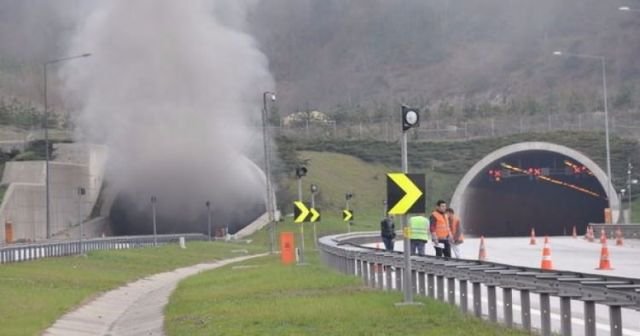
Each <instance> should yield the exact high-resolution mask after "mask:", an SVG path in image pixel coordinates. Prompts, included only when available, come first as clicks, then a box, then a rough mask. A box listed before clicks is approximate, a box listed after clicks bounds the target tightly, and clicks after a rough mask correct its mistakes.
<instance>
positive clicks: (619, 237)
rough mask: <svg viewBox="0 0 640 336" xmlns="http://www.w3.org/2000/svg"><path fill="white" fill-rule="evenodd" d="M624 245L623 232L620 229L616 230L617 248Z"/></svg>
mask: <svg viewBox="0 0 640 336" xmlns="http://www.w3.org/2000/svg"><path fill="white" fill-rule="evenodd" d="M622 245H624V237H623V236H622V231H620V229H617V230H616V246H622Z"/></svg>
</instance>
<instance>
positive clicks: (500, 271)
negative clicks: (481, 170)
mask: <svg viewBox="0 0 640 336" xmlns="http://www.w3.org/2000/svg"><path fill="white" fill-rule="evenodd" d="M378 239H379V237H378V233H377V232H374V233H364V232H359V233H358V232H356V233H349V234H342V235H334V236H325V237H322V238H320V240H319V244H318V246H319V253H320V256H321V258H322V260H323V262H324V263H325V264H327V265H329V266H330V267H333V268H335V269H337V270H339V271H341V272H343V273H346V274H350V275H354V276H357V277H360V278H361V279H362V280H363V282H364V283H365V284H366V285H368V286H370V287H372V288H379V289H383V290H396V291H401V290H402V289H403V288H402V286H403V281H402V276H403V274H404V272H403V271H404V270H403V267H404V257H403V255H402V253H400V252H389V251H378V250H375V249H374V248H368V247H364V246H363V245H364V244H369V243H375V242H376V241H377V240H378ZM411 260H412V274H413V280H414V281H415V288H414V289H413V290H414V291H415V293H416V294H418V295H424V296H428V297H430V298H433V299H437V300H440V301H443V302H448V303H449V304H453V305H458V306H459V307H460V309H461V310H462V311H463V312H470V313H473V314H474V315H475V316H477V317H480V318H487V319H488V320H490V321H492V322H496V323H497V322H499V323H502V324H504V325H506V326H507V327H514V326H515V324H514V313H516V312H519V314H520V319H519V324H518V327H519V328H522V329H524V330H526V331H529V332H531V331H532V329H533V327H532V323H531V321H532V316H539V318H540V320H539V321H540V323H539V325H540V328H539V330H536V331H537V332H539V333H540V334H542V335H551V334H552V329H551V326H552V319H551V315H552V312H551V304H550V302H551V301H550V298H551V297H552V296H553V297H557V298H558V300H559V314H557V318H558V319H559V320H560V322H559V326H558V325H555V327H556V328H557V327H559V328H557V329H554V330H555V331H556V332H558V333H559V334H561V335H571V334H572V328H573V326H579V328H581V329H582V328H584V329H583V332H579V334H584V335H596V304H597V305H598V306H600V305H602V306H605V307H608V310H609V311H608V313H609V314H607V315H603V316H600V315H598V323H599V326H601V323H606V321H607V319H608V322H609V331H610V335H614V336H621V335H622V334H623V331H622V330H623V325H622V309H623V308H625V309H635V310H640V279H631V278H622V277H612V276H607V275H602V274H587V273H578V272H569V271H559V270H554V271H547V270H542V269H538V268H530V267H520V266H513V265H505V264H498V263H493V262H488V261H479V260H467V259H455V258H444V257H432V256H412V257H411ZM376 264H378V265H380V264H381V265H383V267H382V271H380V272H373V270H374V267H373V265H376ZM394 278H395V279H394ZM481 286H483V287H485V288H486V292H484V289H482V287H481ZM497 289H502V298H501V300H500V301H498V299H497V297H496V295H495V294H496V290H497ZM483 292H484V293H486V295H483ZM445 293H447V295H445ZM514 293H515V294H519V297H520V300H519V302H518V304H519V309H517V310H516V309H514V307H513V303H514V302H513V300H512V297H513V295H514ZM532 295H538V296H539V300H535V301H533V302H534V303H539V308H540V309H539V312H536V314H535V315H532V309H531V302H532V300H531V296H532ZM470 296H471V297H472V298H470ZM469 300H472V302H471V305H470V304H469ZM576 301H580V302H579V304H580V305H583V314H582V315H575V316H574V315H572V314H571V307H572V304H573V305H575V304H576ZM498 304H502V307H501V309H502V312H503V313H502V316H501V319H500V320H498V314H497V313H498V310H499V309H500V307H498ZM598 311H599V309H598ZM554 314H555V313H554ZM572 319H574V320H578V319H580V320H579V321H577V323H575V324H574V323H572ZM554 323H555V322H554ZM628 323H630V324H631V325H634V326H635V325H636V324H637V321H636V320H633V321H629V322H628Z"/></svg>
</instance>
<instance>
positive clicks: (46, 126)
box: [42, 53, 91, 239]
mask: <svg viewBox="0 0 640 336" xmlns="http://www.w3.org/2000/svg"><path fill="white" fill-rule="evenodd" d="M89 56H91V54H89V53H87V54H82V55H77V56H71V57H64V58H58V59H54V60H50V61H47V62H45V63H44V64H43V66H42V70H43V75H44V76H43V81H44V116H43V117H44V121H43V127H44V146H45V150H44V152H45V161H44V162H45V163H44V166H45V168H44V171H45V172H44V179H45V181H44V184H45V187H44V188H45V206H46V215H45V216H46V219H45V220H46V236H47V239H49V238H51V205H50V204H49V193H50V190H49V189H50V183H49V161H50V159H51V158H50V153H49V101H48V100H49V97H48V91H47V82H48V80H47V72H48V68H49V66H50V65H53V64H57V63H61V62H65V61H70V60H73V59H77V58H84V57H89Z"/></svg>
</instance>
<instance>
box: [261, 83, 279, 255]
mask: <svg viewBox="0 0 640 336" xmlns="http://www.w3.org/2000/svg"><path fill="white" fill-rule="evenodd" d="M267 98H269V99H270V100H271V101H272V102H275V101H276V94H275V93H273V92H269V91H265V92H263V93H262V141H263V143H264V175H265V180H266V183H265V184H266V186H267V218H268V219H269V238H270V239H269V251H270V252H271V253H273V252H274V251H275V240H276V238H275V237H276V232H275V231H276V229H275V215H274V212H275V211H274V207H273V198H272V195H271V194H272V188H271V151H270V150H269V149H270V148H269V147H270V146H269V137H268V125H267V114H268V113H267V112H268V111H267Z"/></svg>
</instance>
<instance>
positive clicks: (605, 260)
mask: <svg viewBox="0 0 640 336" xmlns="http://www.w3.org/2000/svg"><path fill="white" fill-rule="evenodd" d="M596 269H598V270H612V269H613V268H611V263H610V262H609V248H607V240H606V239H605V241H604V243H602V250H600V267H598V268H596Z"/></svg>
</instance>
